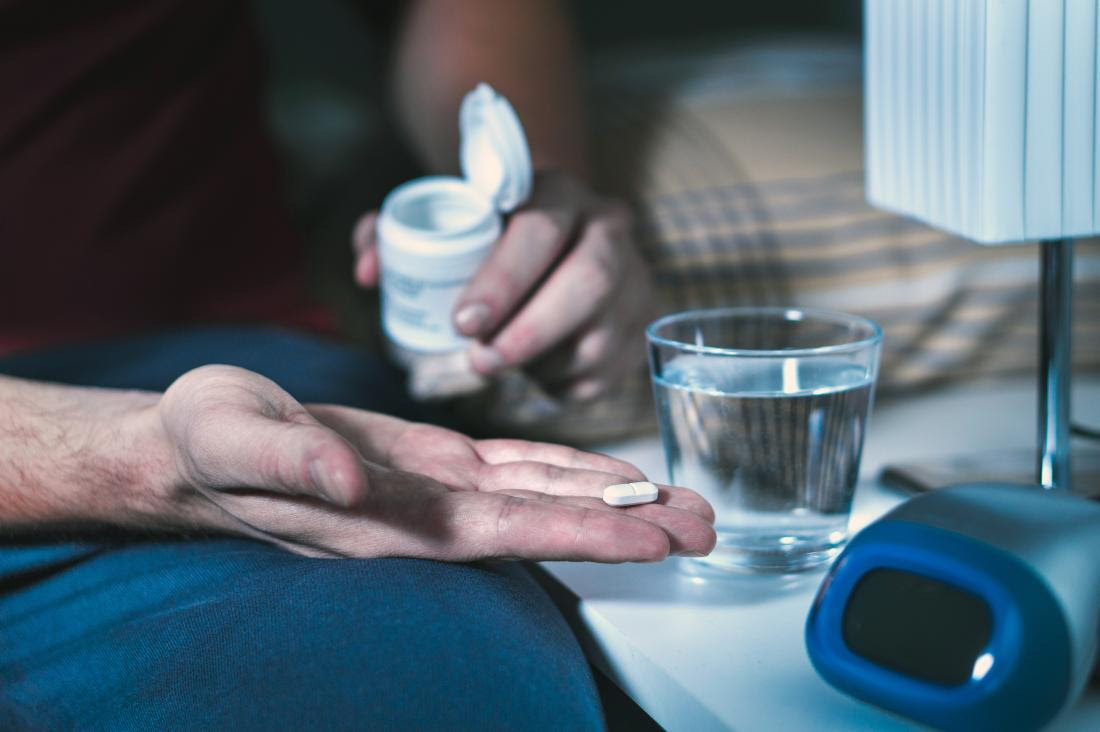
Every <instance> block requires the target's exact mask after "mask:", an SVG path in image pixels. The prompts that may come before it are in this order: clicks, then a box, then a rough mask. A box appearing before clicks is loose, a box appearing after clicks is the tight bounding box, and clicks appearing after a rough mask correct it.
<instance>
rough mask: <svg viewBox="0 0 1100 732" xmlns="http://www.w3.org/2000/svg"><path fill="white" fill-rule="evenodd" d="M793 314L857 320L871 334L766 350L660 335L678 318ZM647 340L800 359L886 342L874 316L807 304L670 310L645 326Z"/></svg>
mask: <svg viewBox="0 0 1100 732" xmlns="http://www.w3.org/2000/svg"><path fill="white" fill-rule="evenodd" d="M791 313H798V314H799V315H800V316H801V317H798V318H785V319H787V320H793V321H795V322H797V321H801V320H803V319H805V317H807V316H808V317H810V318H817V319H820V320H825V321H832V322H834V323H847V324H852V323H857V324H859V325H863V326H865V327H866V328H868V329H869V330H870V331H871V335H870V336H868V337H867V338H861V339H859V340H855V341H849V342H848V343H837V344H834V345H831V346H811V347H808V348H777V349H764V348H723V347H721V346H703V345H699V344H697V343H687V342H685V341H678V340H675V339H673V338H666V337H664V336H661V335H657V329H658V328H661V327H663V326H665V325H668V324H669V323H674V322H677V321H683V320H690V319H692V318H696V319H712V318H720V317H724V316H731V315H784V316H786V315H788V314H791ZM645 336H646V340H647V341H648V342H649V343H656V344H658V345H662V346H668V347H670V348H675V349H678V350H681V351H687V352H688V353H703V354H711V355H714V356H747V357H760V358H769V357H770V358H776V357H780V358H797V357H799V356H822V355H829V354H834V353H849V352H851V351H859V350H862V349H864V348H868V347H871V348H873V347H875V346H878V345H879V344H880V343H881V342H882V326H880V325H879V324H878V323H876V322H875V321H873V320H871V319H870V318H865V317H863V316H862V315H852V314H850V313H842V312H840V311H838V310H827V309H824V308H803V307H784V306H782V305H738V306H733V307H724V308H697V309H695V310H682V311H680V312H678V313H670V314H668V315H662V316H661V317H659V318H657V319H656V320H654V321H653V322H652V323H650V324H649V325H647V326H646V329H645Z"/></svg>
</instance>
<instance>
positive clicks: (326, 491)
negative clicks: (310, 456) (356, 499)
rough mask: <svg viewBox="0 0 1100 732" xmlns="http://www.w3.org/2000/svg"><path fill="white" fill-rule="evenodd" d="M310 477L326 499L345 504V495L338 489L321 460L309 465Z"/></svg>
mask: <svg viewBox="0 0 1100 732" xmlns="http://www.w3.org/2000/svg"><path fill="white" fill-rule="evenodd" d="M309 477H310V480H312V481H313V486H314V488H316V489H317V490H318V491H320V493H321V494H322V495H323V496H324V497H325V498H327V499H328V500H329V501H331V502H332V503H336V504H339V505H343V504H344V502H345V500H346V499H345V498H344V495H343V493H342V492H341V491H340V490H339V489H338V488H337V487H336V481H335V480H334V479H333V476H331V475H329V474H328V471H326V470H325V466H324V465H323V464H322V463H321V461H320V460H314V461H313V462H311V463H310V464H309Z"/></svg>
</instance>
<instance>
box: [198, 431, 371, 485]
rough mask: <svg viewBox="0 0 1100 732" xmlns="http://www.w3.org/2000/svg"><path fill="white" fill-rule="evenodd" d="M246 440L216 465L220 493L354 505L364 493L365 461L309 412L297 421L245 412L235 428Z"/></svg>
mask: <svg viewBox="0 0 1100 732" xmlns="http://www.w3.org/2000/svg"><path fill="white" fill-rule="evenodd" d="M226 426H227V427H230V428H231V429H233V431H234V432H235V433H237V434H240V435H242V436H243V439H242V441H241V444H240V445H239V448H238V449H234V450H232V451H231V452H230V451H229V450H226V451H225V452H224V453H223V454H222V455H219V456H217V457H218V458H220V459H216V460H215V461H214V464H215V465H217V466H218V467H219V468H220V471H219V472H220V475H219V480H218V483H219V485H217V486H212V487H219V488H234V487H248V488H260V489H266V490H270V491H274V492H277V493H286V494H288V495H300V496H310V497H314V498H320V499H322V500H325V501H328V502H329V503H333V504H336V505H338V506H343V507H347V506H351V505H354V504H355V503H357V502H358V501H360V500H361V499H362V498H363V496H364V495H365V494H366V489H367V480H366V475H365V472H364V469H363V461H362V457H361V456H360V455H359V453H358V451H357V450H355V448H353V447H352V446H351V445H350V444H348V442H347V441H346V440H344V438H343V437H341V436H340V435H338V434H336V432H334V431H333V430H331V429H329V428H328V427H325V426H324V425H322V424H320V423H319V422H317V421H316V420H315V419H313V417H311V416H310V415H309V414H308V413H303V414H301V415H295V416H294V418H293V419H290V420H284V419H278V418H272V417H270V416H267V415H265V414H262V413H258V412H242V413H241V414H240V415H239V417H238V420H237V423H236V424H235V425H234V424H233V423H232V422H230V424H227V425H226Z"/></svg>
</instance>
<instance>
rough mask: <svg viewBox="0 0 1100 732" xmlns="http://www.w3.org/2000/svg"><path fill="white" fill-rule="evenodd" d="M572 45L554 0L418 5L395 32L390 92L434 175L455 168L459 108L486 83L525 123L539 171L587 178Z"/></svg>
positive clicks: (443, 0)
mask: <svg viewBox="0 0 1100 732" xmlns="http://www.w3.org/2000/svg"><path fill="white" fill-rule="evenodd" d="M574 45H575V44H574V39H573V37H572V33H571V31H570V28H569V25H568V22H567V19H566V17H565V13H564V10H563V8H562V7H561V4H560V3H559V2H555V1H554V0H525V1H523V2H518V1H516V0H463V1H462V2H453V1H452V0H418V2H415V3H412V5H411V7H410V8H409V10H408V12H407V14H406V16H405V20H404V22H403V24H402V27H401V30H400V32H399V38H398V43H397V51H396V57H395V60H394V68H393V74H394V76H393V85H394V93H395V96H396V99H397V106H398V111H399V114H400V117H401V121H402V123H403V126H404V128H405V129H406V130H407V131H408V134H409V136H410V138H411V141H412V143H413V145H414V147H415V148H416V150H417V151H418V152H419V153H420V155H421V157H422V159H423V160H424V162H425V163H426V164H427V165H428V166H429V167H430V168H431V169H433V170H455V169H456V166H457V159H458V158H457V145H458V126H457V119H458V107H459V103H460V102H461V100H462V96H463V95H464V94H465V93H466V92H468V91H469V90H470V89H472V88H473V87H474V86H475V85H476V84H477V83H478V82H480V81H487V82H489V83H490V84H492V85H493V87H494V88H496V89H497V91H499V92H500V93H501V94H504V95H505V96H506V97H508V99H509V101H511V102H512V104H513V105H514V106H515V107H516V111H517V112H518V113H519V116H520V118H521V119H522V120H523V125H524V129H525V131H526V133H527V137H528V141H529V143H530V145H531V155H532V158H533V161H534V165H535V168H536V170H539V169H542V170H563V171H565V172H568V173H572V174H573V175H576V176H578V177H581V178H584V177H586V176H587V173H588V170H587V165H586V155H585V138H584V128H585V125H584V120H583V118H582V107H581V101H580V93H579V88H578V81H577V73H576V61H575V49H574Z"/></svg>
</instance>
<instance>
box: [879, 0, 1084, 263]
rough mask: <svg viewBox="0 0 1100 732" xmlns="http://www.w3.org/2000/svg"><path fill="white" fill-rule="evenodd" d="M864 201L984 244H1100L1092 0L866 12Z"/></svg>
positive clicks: (976, 0) (993, 0) (952, 3)
mask: <svg viewBox="0 0 1100 732" xmlns="http://www.w3.org/2000/svg"><path fill="white" fill-rule="evenodd" d="M864 10H865V18H864V21H865V27H864V31H865V35H864V38H865V41H864V42H865V56H864V58H865V110H864V114H865V129H866V136H867V137H866V145H867V149H866V156H867V160H866V165H867V195H868V198H869V200H870V202H871V203H872V204H873V205H876V206H880V207H883V208H887V209H891V210H894V211H897V212H899V213H902V214H907V215H910V216H914V217H916V218H918V219H921V220H923V221H926V222H928V223H929V224H932V225H933V226H937V227H939V228H942V229H946V230H948V231H952V232H955V233H957V234H960V235H962V236H965V237H968V238H970V239H973V240H975V241H978V242H982V243H985V244H994V243H1005V242H1013V241H1022V240H1031V239H1054V238H1062V237H1079V236H1084V235H1089V234H1094V233H1097V232H1100V179H1098V178H1100V145H1098V144H1097V135H1098V133H1100V124H1098V122H1100V111H1098V105H1100V94H1098V93H1097V82H1098V79H1100V74H1098V72H1097V69H1098V64H1100V57H1098V55H1097V35H1098V22H1100V14H1098V13H1097V0H865V6H864Z"/></svg>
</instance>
